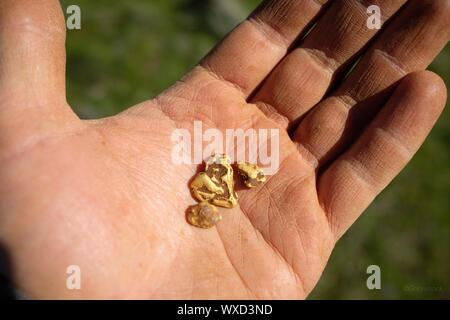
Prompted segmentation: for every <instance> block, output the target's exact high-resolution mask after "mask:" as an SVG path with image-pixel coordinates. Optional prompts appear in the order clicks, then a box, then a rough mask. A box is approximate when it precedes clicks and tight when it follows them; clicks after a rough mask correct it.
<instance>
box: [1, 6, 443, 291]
mask: <svg viewBox="0 0 450 320" xmlns="http://www.w3.org/2000/svg"><path fill="white" fill-rule="evenodd" d="M375 2H376V3H377V4H378V5H380V6H381V7H382V8H383V10H382V12H383V14H384V18H385V19H384V20H389V23H387V24H385V25H384V26H383V28H382V29H381V30H379V31H377V30H369V29H368V28H366V27H365V21H366V19H367V14H366V11H365V7H364V6H363V5H362V4H361V3H362V2H361V1H350V0H349V1H330V2H329V3H327V1H325V0H323V1H317V0H316V1H314V0H302V1H294V0H279V1H266V2H264V3H263V4H262V5H261V6H260V7H259V8H258V9H257V10H256V11H255V12H254V13H253V14H252V15H251V16H250V17H249V18H248V19H247V20H246V21H244V22H242V23H241V24H240V25H239V26H238V27H237V28H236V29H235V30H233V31H232V32H231V33H230V34H229V35H228V36H227V37H226V38H225V39H224V40H223V41H222V42H221V43H220V44H219V45H218V46H217V47H216V48H215V49H214V50H213V51H212V52H211V53H210V54H209V55H208V56H207V57H205V58H204V59H203V60H202V61H201V63H200V64H199V65H198V66H197V67H195V68H194V69H193V70H192V71H191V72H190V73H189V74H187V75H186V76H185V77H184V78H183V79H182V81H180V82H178V83H177V84H175V85H174V86H173V87H171V88H170V89H168V90H166V91H165V92H164V93H162V94H161V95H159V96H158V97H157V98H155V99H153V100H149V101H145V102H142V103H141V104H139V105H137V106H134V107H132V108H130V109H128V110H127V111H125V112H123V113H121V114H119V115H117V116H115V117H111V118H107V119H102V120H95V121H92V120H91V121H81V120H80V119H78V117H77V116H76V115H75V114H74V113H73V111H72V110H71V108H70V107H69V105H68V104H67V102H66V97H65V50H64V41H65V26H64V19H63V14H62V12H61V8H60V5H59V3H58V1H56V0H2V1H0V43H1V46H0V150H1V151H0V243H1V244H2V246H3V247H5V248H6V249H7V250H8V253H9V256H10V260H11V263H12V270H13V272H14V274H13V277H14V281H15V283H16V285H17V286H18V288H19V289H20V290H22V291H23V292H24V293H25V294H26V295H28V296H30V297H32V298H143V299H145V298H237V299H240V298H263V299H271V298H305V297H307V295H308V294H309V293H310V292H311V290H312V289H313V288H314V286H315V285H316V283H317V281H318V280H319V278H320V276H321V274H322V271H323V269H324V268H325V265H326V263H327V260H328V258H329V256H330V254H331V252H332V249H333V247H334V245H335V243H336V241H337V240H338V239H339V238H340V237H341V236H342V234H343V233H344V232H345V231H346V230H347V229H348V228H349V227H350V226H351V225H352V224H353V222H354V221H355V220H356V219H357V218H358V216H359V215H360V214H361V213H362V212H363V211H364V209H365V208H366V207H367V206H368V205H369V204H370V203H371V201H372V200H373V199H374V197H375V196H376V195H378V194H379V193H380V192H381V190H382V189H383V188H384V187H386V185H387V184H388V183H389V182H390V181H392V179H393V178H394V177H395V176H396V175H397V174H398V173H399V172H400V170H402V168H403V167H404V166H405V165H406V164H407V162H408V161H409V160H410V159H411V157H412V156H413V155H414V153H415V152H416V151H417V149H418V148H419V147H420V145H421V144H422V142H423V141H424V139H425V138H426V136H427V134H428V133H429V131H430V130H431V128H432V127H433V125H434V123H435V122H436V120H437V119H438V117H439V115H440V113H441V111H442V109H443V107H444V105H445V101H446V88H445V85H444V83H443V81H442V80H441V79H440V78H439V77H438V76H437V75H435V74H433V73H431V72H428V71H424V70H425V68H426V67H427V66H428V65H429V64H430V63H431V61H432V60H433V58H434V57H435V56H436V55H437V54H438V53H439V51H440V50H441V49H442V48H443V47H444V46H445V45H446V43H447V42H448V40H449V37H450V20H449V19H448V16H449V13H450V1H448V0H410V1H407V0H377V1H375ZM314 23H317V24H316V26H315V28H314V29H313V30H312V31H311V32H310V33H309V34H308V35H307V36H306V38H304V39H302V40H301V41H297V40H298V39H301V38H302V37H303V35H305V34H306V33H307V30H308V29H309V28H310V26H311V25H313V24H314ZM359 57H361V60H360V62H359V64H358V65H357V66H356V68H355V69H354V70H353V71H352V72H351V74H350V75H349V76H348V77H345V74H346V72H347V71H348V69H349V67H350V66H351V65H352V64H353V63H354V61H356V59H357V58H359ZM331 88H332V90H331ZM194 120H201V121H203V122H204V123H207V124H208V125H209V126H211V127H216V128H231V129H233V128H241V129H244V130H245V129H247V128H255V129H258V128H280V129H281V131H282V134H281V137H280V149H281V155H280V169H279V172H278V173H277V174H276V175H274V176H271V177H269V178H268V179H267V182H266V183H265V184H264V185H263V186H262V187H260V188H256V189H251V190H242V191H239V199H240V201H239V206H238V207H236V208H234V209H231V210H230V211H229V212H227V215H226V219H224V220H223V221H222V222H221V223H220V224H219V225H218V226H217V227H216V228H213V229H209V230H200V229H196V228H193V227H191V226H190V225H188V224H187V223H186V221H185V217H184V214H185V210H186V208H187V207H189V206H190V205H191V204H192V203H193V200H192V198H191V195H190V193H189V189H188V187H187V186H188V181H189V179H191V178H192V177H193V176H194V175H195V173H196V172H197V168H196V166H195V165H192V166H189V165H184V166H180V165H175V164H173V163H172V162H171V161H170V154H171V141H170V136H171V133H172V131H173V130H174V129H175V128H180V127H183V128H188V129H191V130H192V129H193V122H194ZM174 181H175V182H176V183H174ZM69 265H78V266H79V267H80V268H81V270H82V288H81V290H68V289H66V278H67V274H66V269H67V267H68V266H69Z"/></svg>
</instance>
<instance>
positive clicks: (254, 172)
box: [237, 162, 266, 188]
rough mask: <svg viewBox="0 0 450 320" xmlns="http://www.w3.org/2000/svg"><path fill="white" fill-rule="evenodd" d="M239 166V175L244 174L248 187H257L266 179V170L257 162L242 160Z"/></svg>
mask: <svg viewBox="0 0 450 320" xmlns="http://www.w3.org/2000/svg"><path fill="white" fill-rule="evenodd" d="M237 168H238V173H239V175H241V176H242V178H243V179H244V183H245V185H246V186H247V187H248V188H255V187H257V186H258V185H259V184H261V183H263V182H265V181H266V176H265V175H264V171H263V170H262V169H261V168H260V167H258V165H256V164H252V163H248V162H241V163H238V165H237Z"/></svg>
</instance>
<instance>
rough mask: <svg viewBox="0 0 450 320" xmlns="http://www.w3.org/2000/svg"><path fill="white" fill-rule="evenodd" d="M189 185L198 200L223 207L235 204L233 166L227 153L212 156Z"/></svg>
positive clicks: (230, 206)
mask: <svg viewBox="0 0 450 320" xmlns="http://www.w3.org/2000/svg"><path fill="white" fill-rule="evenodd" d="M190 187H191V192H192V195H193V197H194V198H195V199H197V200H198V201H199V202H209V203H210V204H213V205H216V206H219V207H225V208H233V207H235V206H236V205H237V195H236V193H235V191H234V181H233V168H232V167H231V165H230V159H229V158H228V156H227V155H224V154H216V155H214V156H212V157H211V158H210V159H209V160H208V161H207V163H206V168H205V171H204V172H200V173H199V174H197V176H196V177H195V178H194V180H193V181H192V182H191V185H190Z"/></svg>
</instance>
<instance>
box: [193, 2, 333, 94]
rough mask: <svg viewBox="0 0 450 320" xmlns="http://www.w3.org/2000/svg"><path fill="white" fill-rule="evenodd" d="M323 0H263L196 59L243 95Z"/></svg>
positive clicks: (305, 25)
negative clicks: (229, 31)
mask: <svg viewBox="0 0 450 320" xmlns="http://www.w3.org/2000/svg"><path fill="white" fill-rule="evenodd" d="M326 2H327V0H278V1H277V0H269V1H264V2H263V3H262V4H261V6H260V7H259V8H257V9H256V10H255V12H253V13H252V14H251V15H250V16H249V17H248V18H247V19H246V20H245V21H244V22H242V23H241V24H240V25H239V26H237V27H236V29H234V30H233V31H232V32H231V33H230V34H229V35H228V36H227V37H226V38H225V39H224V40H223V41H222V42H221V43H219V45H218V46H217V47H216V48H214V49H213V50H212V52H211V53H210V54H209V55H208V56H206V58H205V59H203V60H202V62H201V63H200V68H203V69H204V70H205V71H207V72H208V73H210V74H211V75H212V76H213V77H216V78H220V79H221V80H224V81H226V82H228V83H230V84H232V85H233V86H235V87H236V88H238V89H239V90H240V91H241V92H242V94H243V95H244V96H245V98H247V97H248V96H249V95H250V94H251V93H252V92H253V91H254V90H255V89H256V87H257V86H258V85H259V84H260V83H261V82H262V81H263V80H264V79H265V78H266V77H267V75H268V74H269V72H270V71H271V70H272V69H273V68H274V67H275V66H276V65H277V64H278V62H279V61H280V60H281V59H282V58H283V57H284V56H285V55H286V53H287V51H288V49H289V47H290V46H291V45H292V44H293V42H294V41H295V40H296V39H297V38H298V37H299V36H301V35H302V33H303V32H306V31H307V30H308V27H309V26H311V25H312V23H313V22H314V20H315V17H316V16H317V15H318V14H319V12H320V11H321V9H322V8H323V6H324V5H325V3H326Z"/></svg>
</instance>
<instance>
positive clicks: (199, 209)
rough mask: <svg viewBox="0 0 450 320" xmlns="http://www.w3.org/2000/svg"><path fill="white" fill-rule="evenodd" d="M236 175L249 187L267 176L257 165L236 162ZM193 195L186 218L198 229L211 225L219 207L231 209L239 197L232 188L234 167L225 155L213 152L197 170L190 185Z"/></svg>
mask: <svg viewBox="0 0 450 320" xmlns="http://www.w3.org/2000/svg"><path fill="white" fill-rule="evenodd" d="M237 169H238V173H239V175H240V176H241V177H242V178H243V180H244V184H245V185H246V186H247V187H248V188H254V187H256V186H258V185H259V184H261V183H263V182H265V181H266V176H265V175H264V172H263V170H262V169H261V168H259V167H258V166H257V165H256V164H251V163H247V162H244V163H238V164H237ZM190 188H191V192H192V196H193V197H194V198H195V199H196V200H197V201H198V202H199V203H198V204H196V205H194V206H191V207H189V209H188V211H187V216H186V218H187V221H188V222H189V223H190V224H191V225H193V226H196V227H199V228H204V229H208V228H212V227H214V226H215V225H216V224H217V223H218V222H219V221H220V220H222V215H221V214H220V213H219V210H218V209H217V206H218V207H224V208H229V209H231V208H234V207H235V206H236V205H237V204H238V197H237V194H236V192H235V191H234V180H233V168H232V166H231V161H230V159H229V158H228V156H227V155H224V154H216V155H214V156H212V157H211V158H210V159H209V160H208V161H207V162H206V168H205V171H203V172H200V173H198V174H197V175H196V176H195V177H194V179H193V180H192V182H191V184H190Z"/></svg>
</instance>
